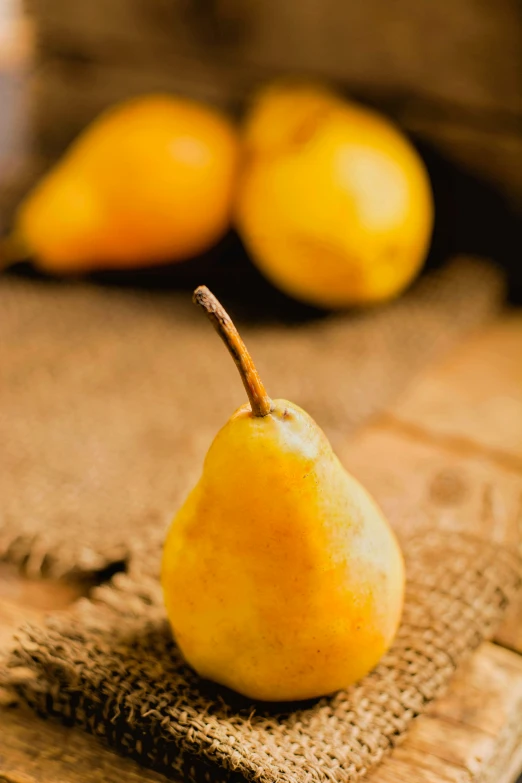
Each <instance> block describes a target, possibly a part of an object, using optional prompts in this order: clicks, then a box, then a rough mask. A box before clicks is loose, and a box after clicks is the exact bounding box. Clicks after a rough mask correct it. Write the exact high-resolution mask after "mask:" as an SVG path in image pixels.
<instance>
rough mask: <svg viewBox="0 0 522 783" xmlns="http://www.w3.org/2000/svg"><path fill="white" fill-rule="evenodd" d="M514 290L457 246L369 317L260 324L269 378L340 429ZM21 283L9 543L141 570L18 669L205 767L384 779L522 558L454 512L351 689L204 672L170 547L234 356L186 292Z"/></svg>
mask: <svg viewBox="0 0 522 783" xmlns="http://www.w3.org/2000/svg"><path fill="white" fill-rule="evenodd" d="M501 287H502V286H501V281H500V278H499V275H498V273H497V272H496V271H495V270H494V269H493V268H492V267H491V266H489V265H488V264H485V263H482V262H478V261H471V260H457V261H454V262H453V263H451V264H449V265H447V267H446V268H445V269H444V270H442V271H441V272H438V273H434V274H431V275H429V276H426V277H425V278H423V279H421V281H419V283H418V284H417V285H416V286H415V287H414V288H413V289H412V290H411V291H410V293H409V294H408V295H406V296H405V297H403V298H402V299H401V300H399V301H397V302H396V303H394V304H393V305H390V306H388V307H386V308H382V309H380V310H377V311H374V312H372V313H369V314H365V315H351V316H349V315H342V316H341V315H339V316H332V317H330V318H327V319H324V320H321V321H316V322H314V323H310V324H308V325H300V326H298V327H297V326H296V327H289V326H288V325H286V326H285V325H272V326H269V327H268V326H265V327H263V328H255V327H252V326H250V327H245V328H244V329H242V331H243V334H244V337H245V339H246V342H247V344H248V345H249V347H250V348H251V350H252V353H253V355H254V357H255V359H256V362H257V364H258V368H259V370H260V372H261V374H262V377H263V379H264V381H265V383H266V385H267V389H268V391H269V393H270V394H271V395H272V396H275V397H278V396H281V397H287V398H290V399H292V400H294V401H295V402H297V403H299V404H300V405H302V406H303V407H304V408H306V409H307V410H308V411H309V412H310V413H311V414H312V415H313V416H314V417H315V418H316V419H317V420H318V422H319V423H320V424H321V425H322V426H323V427H324V429H325V430H326V432H327V434H328V435H329V436H330V438H331V440H332V442H333V445H334V447H335V443H336V439H337V438H339V437H340V436H341V435H342V437H343V438H345V437H346V434H347V433H348V432H349V431H350V430H351V429H353V428H354V427H355V426H356V425H357V424H359V423H360V422H361V421H363V420H364V419H365V418H367V417H368V416H369V415H371V414H372V413H374V412H375V411H377V410H379V409H380V408H381V407H383V406H384V405H385V404H386V403H387V402H389V401H390V399H391V398H392V397H393V396H394V395H396V394H397V392H398V391H399V390H400V389H401V387H402V386H403V385H404V383H405V382H406V380H407V379H409V378H410V377H411V375H412V373H414V372H416V371H417V370H419V369H420V368H421V367H422V365H423V364H424V363H425V362H427V361H430V360H433V358H434V356H435V355H437V354H439V353H440V352H441V351H443V350H444V349H446V348H447V347H449V346H450V345H451V344H452V343H453V342H454V341H456V340H457V339H458V338H459V337H460V336H461V335H462V333H463V332H464V331H466V330H468V329H470V328H473V327H474V326H476V325H478V324H480V323H482V322H483V321H484V320H485V319H487V318H488V317H489V316H490V315H491V314H492V313H493V312H494V311H495V309H496V307H497V305H498V303H499V301H500V292H501ZM0 301H1V307H0V328H1V334H2V344H3V347H2V357H1V371H2V381H1V386H0V443H1V453H0V460H1V469H0V498H1V514H2V518H1V527H0V556H1V557H5V558H8V559H10V560H11V561H13V562H15V563H17V564H19V565H20V566H21V567H23V568H25V569H26V571H28V572H29V573H30V574H33V575H35V574H43V575H47V574H53V575H61V574H67V573H73V572H80V573H87V574H89V573H91V574H92V572H95V571H103V570H104V569H108V570H109V571H110V570H111V569H112V570H117V568H123V567H125V568H126V571H127V573H117V574H116V576H114V577H113V578H112V580H111V582H110V584H108V585H105V586H103V587H100V588H97V589H96V590H95V591H94V593H93V594H92V596H91V598H90V599H85V600H83V601H82V602H80V603H79V604H77V605H76V606H75V607H74V608H73V609H72V610H71V612H69V614H68V615H66V616H64V617H60V618H56V617H55V618H51V619H50V620H49V623H48V625H47V626H46V627H44V628H28V629H26V630H24V631H22V632H21V633H20V635H19V639H18V642H17V644H16V646H15V648H14V651H13V652H12V654H11V657H10V658H9V660H8V661H7V667H3V674H2V679H3V683H4V684H6V685H7V686H8V687H9V688H10V689H14V690H15V691H16V692H17V693H18V694H19V695H20V696H22V697H23V698H25V699H26V700H27V701H28V702H29V703H30V704H32V705H33V706H34V707H35V708H36V709H37V710H38V711H39V712H41V713H42V714H44V715H58V716H60V717H62V718H63V719H65V720H66V721H68V722H71V723H77V724H79V725H81V726H83V727H84V728H86V729H87V730H89V731H91V732H93V733H94V734H96V735H99V736H100V737H103V738H104V739H105V740H106V741H108V742H110V743H111V744H113V745H115V746H116V747H118V748H120V749H122V750H124V751H125V752H126V753H130V754H132V755H133V756H135V757H136V758H138V759H139V760H141V761H142V762H143V763H144V764H147V765H152V766H154V767H157V768H159V769H161V770H163V771H165V772H167V773H170V774H172V773H173V772H182V773H183V774H185V775H186V776H187V778H188V779H194V780H198V781H200V780H203V779H206V780H213V781H219V780H221V781H240V780H245V779H247V780H251V781H259V782H260V783H268V782H269V781H270V782H272V781H289V782H292V783H301V782H302V783H305V781H317V782H318V783H319V782H321V783H322V782H323V781H350V780H353V779H355V778H357V777H359V776H361V775H363V774H364V773H365V772H366V771H367V770H368V769H370V768H371V767H372V766H373V765H375V764H376V763H378V761H379V760H380V759H381V757H382V755H383V753H385V752H386V751H387V750H388V749H389V748H390V747H392V746H393V745H394V744H395V743H396V742H397V741H398V740H399V739H400V738H401V737H402V736H403V735H404V732H405V731H406V728H407V726H408V723H409V722H410V721H411V719H412V718H413V717H415V715H417V714H419V713H420V712H421V711H422V709H423V707H424V705H425V704H426V702H427V701H428V700H430V699H432V698H433V697H434V696H435V695H436V694H437V693H438V692H439V691H440V689H441V688H442V687H443V685H444V684H445V682H446V681H447V680H448V678H449V676H450V674H451V673H452V671H453V670H454V668H455V667H456V666H457V665H458V664H459V662H460V661H461V660H462V658H463V657H464V656H465V655H466V654H467V653H468V652H469V651H470V650H471V649H472V648H473V647H474V646H475V645H476V644H478V643H479V642H480V640H481V639H483V638H484V637H486V636H488V635H489V634H491V633H492V632H493V631H494V628H495V626H496V624H497V622H498V621H499V619H500V617H501V614H502V612H503V609H504V607H505V605H506V603H507V601H508V599H509V596H510V594H511V592H512V591H513V590H514V589H516V588H517V587H518V586H520V581H521V578H520V577H521V569H520V562H519V560H518V559H517V557H516V556H515V555H514V554H512V553H509V552H506V551H504V550H502V549H499V548H495V547H493V546H491V545H489V544H487V543H485V542H483V541H477V540H474V539H472V538H469V537H464V536H463V535H452V536H451V537H449V536H448V534H447V532H444V533H442V532H440V531H439V532H437V531H436V530H432V531H426V533H425V534H424V535H423V536H422V537H420V538H419V537H417V538H415V539H413V540H411V541H410V542H409V543H408V545H407V547H406V555H407V570H408V590H407V600H406V607H405V612H404V617H403V622H402V625H401V628H400V631H399V634H398V637H397V640H396V642H395V645H394V647H393V649H392V650H391V652H390V653H389V654H387V655H386V657H385V658H384V659H383V661H382V662H381V663H380V664H379V665H378V667H377V668H376V669H375V670H374V671H373V672H372V673H371V674H370V675H368V676H367V677H366V678H364V679H363V680H362V681H361V682H360V683H359V684H357V685H356V686H354V687H352V688H351V689H350V690H348V691H347V692H343V693H339V694H337V695H335V696H333V697H331V698H325V699H323V700H321V701H319V702H315V703H313V704H307V705H298V706H296V705H293V706H291V705H290V706H287V707H285V708H284V711H282V708H281V706H279V707H278V708H273V709H272V708H270V707H269V706H266V705H265V706H263V705H259V704H253V703H248V702H246V701H245V700H242V699H240V698H239V697H237V696H235V695H233V694H230V693H229V692H226V691H224V690H222V689H219V688H217V687H216V686H212V685H210V684H208V683H204V682H202V681H200V680H199V679H198V678H197V677H196V675H195V674H194V673H193V672H192V671H191V670H190V669H189V668H188V667H187V666H186V665H184V664H183V662H182V661H181V660H180V657H179V654H178V652H177V650H176V647H175V645H174V643H173V641H172V639H171V636H170V633H169V631H168V628H167V625H166V622H165V617H164V611H163V607H162V601H161V595H160V593H159V586H158V581H157V569H158V556H159V552H160V548H161V543H162V539H163V535H164V530H165V526H166V524H167V523H168V522H169V520H170V518H171V516H172V513H173V511H174V510H175V508H176V507H177V506H178V505H179V503H180V501H181V498H182V495H183V494H184V493H185V492H186V490H187V488H188V487H189V486H190V485H191V484H192V483H193V482H194V481H195V480H196V478H197V475H198V473H199V470H200V465H201V461H202V458H203V455H204V453H205V451H206V449H207V447H208V444H209V441H210V439H211V438H212V437H213V435H214V434H215V432H216V430H217V428H218V427H219V426H220V425H221V423H223V422H224V421H226V419H227V418H228V416H229V415H230V413H231V412H232V410H233V409H234V407H235V406H237V405H240V404H241V403H242V402H243V401H244V400H243V397H244V394H243V391H242V386H241V384H240V382H239V379H238V377H237V375H236V370H235V368H234V366H233V363H232V362H231V361H230V359H229V358H228V356H227V355H226V353H225V352H224V349H223V347H222V345H221V344H220V342H219V340H218V339H217V338H216V336H215V334H214V333H213V330H212V329H211V328H210V327H209V325H208V323H207V322H206V319H204V318H203V317H202V316H201V313H198V312H197V311H196V309H195V308H194V307H193V306H192V305H191V304H190V300H189V297H188V296H186V295H182V294H172V293H171V294H161V295H160V294H155V295H152V294H146V293H130V292H124V291H119V290H106V289H105V290H104V289H99V288H96V287H95V286H90V285H88V284H76V285H74V284H68V285H58V284H53V283H47V284H45V285H43V284H39V283H35V282H32V281H28V280H19V279H9V278H3V279H2V280H1V281H0ZM224 303H225V304H227V302H226V301H225V302H224ZM347 368H349V371H347ZM187 589H190V585H187Z"/></svg>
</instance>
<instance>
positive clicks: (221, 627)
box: [162, 288, 404, 701]
mask: <svg viewBox="0 0 522 783" xmlns="http://www.w3.org/2000/svg"><path fill="white" fill-rule="evenodd" d="M198 292H199V299H198V303H202V304H203V306H204V307H205V308H206V309H207V305H209V302H210V303H211V304H212V307H213V313H210V314H211V317H213V320H214V322H215V323H216V324H217V326H218V329H219V330H220V333H221V335H222V336H224V334H223V331H222V330H223V328H224V327H228V326H229V319H228V316H226V313H224V311H222V308H220V307H219V304H218V303H217V300H214V299H213V297H212V295H211V294H210V293H209V292H207V291H206V289H201V288H200V289H198ZM198 292H196V297H198ZM205 302H206V303H207V304H205ZM207 311H208V310H207ZM217 313H219V316H218V315H216V314H217ZM232 329H234V328H233V327H232ZM225 331H226V330H225ZM229 336H230V333H229ZM236 338H237V339H239V340H240V338H239V336H238V335H237V332H235V329H234V332H233V334H232V351H231V352H232V354H233V356H234V358H235V360H236V363H237V364H238V366H239V367H240V371H241V362H242V360H243V359H245V354H244V353H243V349H244V351H245V352H246V349H245V348H244V345H243V343H242V342H240V343H238V342H237V339H236ZM224 339H225V341H226V342H227V344H229V345H230V343H229V342H228V338H227V336H226V335H225V336H224ZM246 356H248V354H246ZM249 362H250V364H249ZM249 369H250V370H252V372H253V375H252V374H251V375H249V372H248V371H249ZM242 377H243V380H244V382H245V387H246V389H247V392H248V391H249V389H250V390H251V391H252V390H253V396H252V397H251V402H250V403H249V404H246V405H243V406H242V407H241V408H239V410H237V411H236V412H235V413H234V414H233V416H232V417H231V418H230V420H229V421H228V422H227V424H225V426H224V427H223V428H222V429H221V430H220V432H219V433H218V434H217V436H216V438H215V440H214V442H213V443H212V445H211V447H210V449H209V451H208V454H207V457H206V459H205V463H204V468H203V473H202V476H201V478H200V480H199V482H198V484H197V485H196V486H195V488H194V489H193V490H192V492H191V493H190V494H189V496H188V498H187V499H186V501H185V503H184V504H183V506H182V507H181V509H180V510H179V512H178V513H177V515H176V517H175V519H174V521H173V523H172V525H171V528H170V531H169V533H168V536H167V539H166V542H165V547H164V554H163V563H162V584H163V591H164V598H165V604H166V608H167V613H168V617H169V620H170V623H171V626H172V629H173V632H174V635H175V638H176V640H177V643H178V645H179V647H180V649H181V651H182V654H183V656H184V657H185V659H186V660H187V662H188V663H189V664H190V665H191V666H192V667H193V668H194V669H195V670H196V671H197V672H198V673H199V674H200V675H201V676H202V677H205V678H208V679H210V680H213V681H215V682H218V683H220V684H222V685H226V686H228V687H229V688H232V689H234V690H236V691H238V692H239V693H241V694H243V695H245V696H247V697H250V698H253V699H261V700H267V701H287V700H301V699H307V698H312V697H317V696H321V695H325V694H328V693H331V692H333V691H336V690H339V689H341V688H345V687H347V686H349V685H350V684H351V683H353V682H355V681H356V680H358V679H360V678H361V677H363V676H364V675H365V674H366V673H367V672H369V671H370V670H371V669H372V668H373V667H374V666H375V665H376V664H377V663H378V661H379V660H380V658H381V657H382V655H383V654H384V653H385V652H386V650H387V649H388V648H389V646H390V644H391V642H392V640H393V638H394V636H395V633H396V631H397V627H398V624H399V621H400V617H401V611H402V605H403V596H404V564H403V559H402V554H401V551H400V548H399V545H398V543H397V540H396V538H395V536H394V534H393V531H392V530H391V528H390V526H389V524H388V522H387V521H386V519H385V518H384V516H383V514H382V512H381V511H380V509H379V508H378V506H377V505H376V503H375V502H374V501H373V499H372V498H371V497H370V495H369V494H368V493H367V492H366V490H365V489H364V488H363V487H362V486H361V484H359V482H358V481H357V480H356V479H355V478H354V477H353V476H351V475H350V474H349V473H348V472H347V471H346V470H345V469H344V467H343V466H342V465H341V463H340V462H339V460H338V458H337V457H336V456H335V454H334V452H333V451H332V448H331V446H330V444H329V442H328V440H327V438H326V436H325V435H324V433H323V432H322V430H321V429H320V428H319V427H318V426H317V424H316V423H315V422H314V421H313V419H312V418H311V417H310V416H309V415H308V414H307V413H306V412H305V411H303V410H302V409H301V408H299V407H298V406H297V405H294V404H293V403H291V402H288V401H286V400H274V401H272V400H270V398H269V397H268V396H267V395H266V392H265V390H264V387H263V386H262V384H261V382H260V381H259V376H257V373H256V372H255V368H254V367H253V364H252V363H251V359H250V357H249V356H248V361H247V365H246V370H245V373H244V374H243V373H242ZM245 379H246V381H245ZM249 396H250V394H249ZM260 410H264V411H265V412H264V413H263V414H262V415H261V414H260Z"/></svg>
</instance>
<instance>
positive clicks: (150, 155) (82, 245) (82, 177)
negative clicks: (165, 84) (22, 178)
mask: <svg viewBox="0 0 522 783" xmlns="http://www.w3.org/2000/svg"><path fill="white" fill-rule="evenodd" d="M237 158H238V140H237V133H236V131H235V129H234V126H233V125H232V123H230V122H229V120H228V119H227V118H226V117H225V116H223V115H222V114H220V113H219V112H218V111H216V110H215V109H211V108H210V107H207V106H204V105H203V104H199V103H197V102H195V101H190V100H188V99H186V98H182V97H176V96H170V95H145V96H141V97H136V98H131V99H129V100H127V101H123V102H122V103H119V104H117V105H115V106H113V107H112V108H110V109H108V110H107V111H106V112H103V113H102V114H101V115H100V116H99V117H98V118H97V119H96V120H95V121H94V122H93V123H92V124H91V125H89V126H88V127H87V128H86V129H85V130H84V131H83V133H82V134H80V136H79V137H78V139H76V141H75V142H74V143H73V144H72V145H71V147H70V148H69V150H68V151H67V152H66V154H65V155H64V157H63V158H62V160H60V161H59V162H58V163H57V164H56V165H55V166H54V167H53V168H51V170H50V171H49V172H48V173H47V175H46V176H45V177H43V179H42V180H41V181H40V182H38V183H37V185H36V186H35V187H34V189H33V190H32V191H31V192H30V193H29V194H28V195H27V196H26V198H25V199H24V200H23V201H22V203H21V204H20V206H19V208H18V211H17V214H16V216H15V220H14V227H13V234H12V236H11V237H10V238H9V240H8V241H7V242H5V243H4V254H5V256H6V258H5V263H9V262H13V261H16V260H17V259H18V258H20V257H21V258H24V257H26V256H29V257H31V258H32V260H33V262H34V264H35V265H36V266H37V267H38V268H39V269H41V270H42V271H44V272H48V273H51V274H78V273H83V272H89V271H92V270H97V269H133V268H138V267H147V266H151V265H154V264H164V263H169V262H171V261H182V260H184V259H186V258H189V257H190V256H193V255H196V254H197V253H201V252H203V251H205V250H208V248H210V247H211V246H212V245H213V244H214V243H215V242H216V241H217V240H218V239H220V237H221V236H222V235H223V234H224V233H225V232H226V231H227V230H228V228H229V225H230V218H231V212H232V200H233V192H234V187H235V182H236V168H237V165H236V164H237ZM1 253H2V249H1V248H0V255H1ZM0 261H1V259H0Z"/></svg>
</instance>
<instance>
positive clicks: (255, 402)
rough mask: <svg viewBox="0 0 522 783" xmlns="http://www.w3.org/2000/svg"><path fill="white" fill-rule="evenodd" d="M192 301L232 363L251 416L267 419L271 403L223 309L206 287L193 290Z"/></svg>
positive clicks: (252, 363)
mask: <svg viewBox="0 0 522 783" xmlns="http://www.w3.org/2000/svg"><path fill="white" fill-rule="evenodd" d="M192 299H193V302H194V304H197V305H199V306H200V307H202V308H203V310H204V311H205V312H206V314H207V316H208V318H209V319H210V321H211V322H212V324H213V326H214V328H215V330H216V332H217V333H218V334H219V336H220V337H221V339H222V340H223V342H224V343H225V345H226V346H227V348H228V350H229V352H230V354H231V356H232V358H233V360H234V361H235V363H236V366H237V368H238V370H239V374H240V375H241V380H242V381H243V385H244V387H245V389H246V393H247V394H248V399H249V400H250V405H251V407H252V413H253V414H254V416H267V415H268V414H269V413H270V411H271V410H272V400H271V399H270V397H269V396H268V394H267V393H266V391H265V387H264V386H263V383H262V381H261V378H260V377H259V375H258V374H257V370H256V368H255V365H254V362H253V361H252V357H251V356H250V354H249V353H248V351H247V348H246V345H245V343H244V342H243V340H242V339H241V337H240V336H239V332H238V331H237V329H236V327H235V326H234V324H233V322H232V319H231V318H230V316H229V315H228V313H227V312H226V310H225V308H224V307H223V305H221V304H220V303H219V301H218V300H217V299H216V297H215V296H214V294H212V293H211V292H210V291H209V290H208V288H207V287H206V286H205V285H200V286H199V288H196V290H195V291H194V296H193V297H192Z"/></svg>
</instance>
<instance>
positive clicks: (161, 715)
mask: <svg viewBox="0 0 522 783" xmlns="http://www.w3.org/2000/svg"><path fill="white" fill-rule="evenodd" d="M406 562H407V573H408V585H407V593H406V603H405V609H404V615H403V619H402V623H401V627H400V630H399V633H398V635H397V638H396V641H395V643H394V645H393V647H392V649H391V650H390V652H389V653H387V654H386V655H385V657H384V658H383V659H382V661H381V662H380V664H379V665H378V666H377V667H376V668H375V669H374V670H373V671H372V672H371V673H370V674H369V675H368V676H367V677H365V678H364V679H363V680H362V681H361V682H359V683H358V684H356V685H355V686H353V687H351V688H350V689H348V690H347V691H346V692H341V693H338V694H336V695H334V696H332V697H329V698H324V699H321V700H320V701H318V702H315V703H313V704H306V705H290V706H289V707H288V709H286V708H285V711H284V712H281V706H279V708H277V709H272V708H270V706H268V707H267V706H266V705H262V704H255V703H250V702H248V701H246V700H244V699H242V698H240V697H237V696H235V695H233V694H231V693H229V692H228V691H225V690H222V689H220V688H218V687H217V686H213V685H211V684H208V683H205V682H203V681H201V680H200V679H199V678H198V677H197V676H196V675H195V674H194V672H193V671H192V670H191V669H190V668H189V667H188V666H186V665H185V664H184V663H183V661H182V660H181V658H180V655H179V653H178V651H177V648H176V646H175V644H174V642H173V641H172V639H171V636H170V633H169V630H168V627H167V624H166V621H165V617H164V613H163V609H162V606H161V595H160V592H159V586H158V584H157V582H156V581H155V580H153V579H144V580H143V581H141V582H136V581H133V579H132V578H131V577H129V576H128V575H124V574H120V575H118V576H116V577H115V578H114V580H113V584H112V585H111V586H104V587H102V588H100V589H98V590H97V591H96V594H95V596H94V598H93V600H85V601H83V602H81V603H80V604H79V605H78V606H77V607H76V608H75V609H74V611H73V612H72V616H68V617H67V618H65V619H64V618H61V619H58V618H54V619H52V620H50V621H49V623H48V625H47V627H46V628H34V627H28V628H26V629H24V630H23V632H21V634H20V636H19V640H18V644H17V647H16V649H15V650H14V652H13V654H12V656H11V658H10V660H9V661H8V668H7V669H6V670H5V671H4V674H3V678H4V682H5V683H6V684H7V686H8V687H9V688H10V689H11V690H13V691H15V692H16V694H17V695H18V696H19V697H21V698H23V699H24V700H25V701H27V702H28V703H29V704H30V705H31V706H32V707H33V708H34V709H36V710H37V711H38V712H39V713H40V714H42V715H45V716H49V715H51V716H55V717H59V718H60V719H62V720H64V721H66V722H68V723H71V724H77V725H79V726H82V727H83V728H85V729H87V730H88V731H89V732H91V733H93V734H94V735H96V736H98V737H100V738H102V739H103V740H104V741H106V742H108V743H109V744H110V745H112V746H113V747H116V748H117V749H119V750H120V751H122V752H124V753H126V754H129V755H131V756H133V757H134V758H136V759H137V760H138V761H140V762H141V763H143V764H145V765H147V766H151V767H154V768H155V769H158V770H160V771H162V772H165V773H167V774H170V775H173V774H179V773H181V774H182V775H184V776H186V779H187V780H191V781H197V783H199V782H200V781H202V780H212V781H216V780H221V781H228V782H232V781H233V782H234V783H236V781H245V780H246V781H257V782H258V783H273V781H275V780H278V781H285V783H326V782H327V781H329V783H332V781H335V782H336V783H337V782H339V783H341V782H342V783H348V781H352V780H356V779H358V778H360V777H362V776H364V775H365V774H366V773H367V772H368V771H369V770H370V769H371V768H372V767H374V766H375V765H376V764H378V763H379V761H380V760H381V759H382V757H383V755H384V754H385V753H387V752H388V751H389V750H390V749H391V748H392V747H394V746H395V745H396V744H397V743H398V742H400V741H401V739H402V738H403V737H404V735H405V733H406V731H407V729H408V726H409V724H410V723H411V721H412V720H413V718H415V717H416V716H417V715H419V714H421V713H422V712H423V710H424V709H425V707H426V705H427V703H428V702H429V701H431V700H432V699H433V698H435V697H436V696H437V695H438V694H439V693H440V692H441V691H442V689H443V688H444V686H445V685H446V684H447V682H448V680H449V678H450V676H451V674H452V673H453V672H454V670H455V668H456V667H457V666H458V665H459V664H460V663H461V662H462V661H463V660H464V659H465V657H466V656H467V655H468V654H469V653H470V651H471V650H473V649H474V648H475V647H476V646H477V645H478V644H479V643H480V642H481V641H482V640H483V639H484V638H487V637H489V636H491V635H492V634H493V632H494V630H495V628H496V627H497V625H498V623H499V621H500V619H501V617H502V615H503V612H504V610H505V607H506V605H507V603H508V601H509V599H510V597H511V596H512V595H513V594H514V592H515V591H516V590H518V589H519V588H520V586H521V582H522V563H521V561H520V559H519V558H518V557H517V556H516V555H514V554H512V553H510V552H508V551H507V550H506V549H504V548H501V547H497V546H493V545H491V544H488V543H485V542H483V541H480V540H478V539H475V538H473V537H470V536H466V535H463V534H453V535H451V536H448V534H447V533H442V532H435V531H426V532H425V534H424V535H422V536H417V537H415V538H414V539H412V540H411V541H410V542H409V544H408V545H407V547H406Z"/></svg>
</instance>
